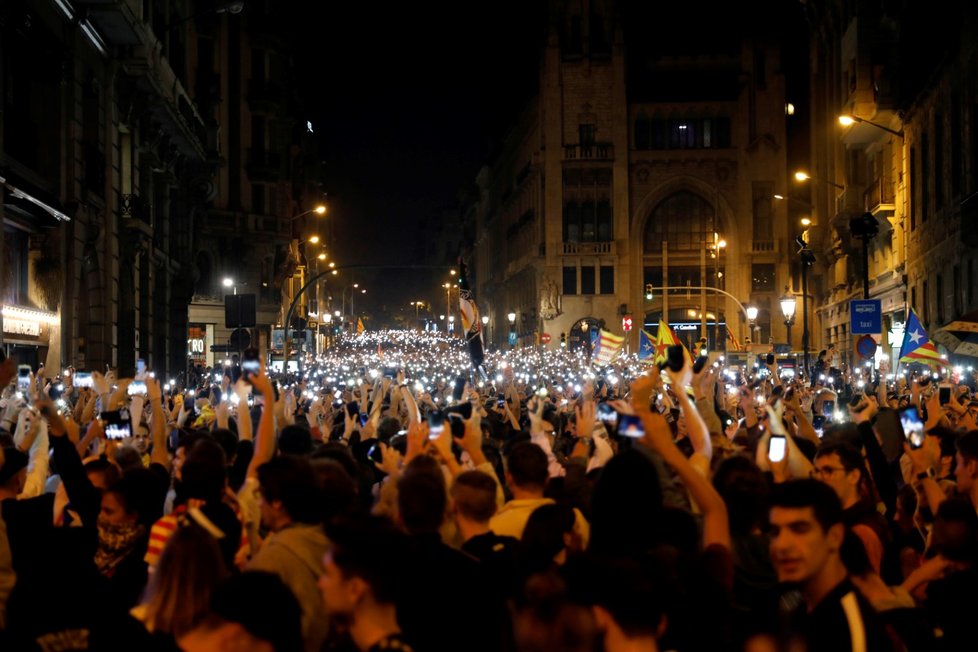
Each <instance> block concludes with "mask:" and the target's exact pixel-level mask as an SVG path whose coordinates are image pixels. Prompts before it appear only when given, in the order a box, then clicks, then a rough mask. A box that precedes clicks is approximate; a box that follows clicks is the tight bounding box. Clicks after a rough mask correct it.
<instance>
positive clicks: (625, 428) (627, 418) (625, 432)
mask: <svg viewBox="0 0 978 652" xmlns="http://www.w3.org/2000/svg"><path fill="white" fill-rule="evenodd" d="M618 434H619V435H622V436H624V437H633V438H635V439H637V438H639V437H644V436H645V427H644V426H643V425H642V420H641V419H640V418H638V417H637V416H635V415H633V414H622V415H621V416H620V417H619V418H618Z"/></svg>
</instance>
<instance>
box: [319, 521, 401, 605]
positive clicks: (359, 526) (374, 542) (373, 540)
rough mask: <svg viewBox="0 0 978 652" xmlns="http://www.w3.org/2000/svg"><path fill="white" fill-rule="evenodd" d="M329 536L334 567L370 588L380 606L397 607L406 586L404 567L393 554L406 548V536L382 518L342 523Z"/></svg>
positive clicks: (337, 524)
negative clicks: (395, 605) (401, 592)
mask: <svg viewBox="0 0 978 652" xmlns="http://www.w3.org/2000/svg"><path fill="white" fill-rule="evenodd" d="M327 532H328V535H329V539H330V542H331V544H332V547H331V551H332V557H333V563H334V564H336V565H337V566H338V567H339V569H340V570H341V571H343V574H344V575H345V576H348V577H351V576H352V577H359V578H360V579H362V580H363V581H364V582H366V583H367V584H369V585H370V590H371V591H372V592H373V596H374V599H375V600H377V602H380V603H383V604H393V603H395V602H396V601H397V598H398V597H399V595H398V593H399V591H400V589H401V587H402V585H403V583H402V582H401V575H402V573H403V563H402V559H401V558H400V557H399V556H398V555H396V554H392V551H395V550H404V549H405V548H406V547H407V541H406V537H405V536H404V534H403V533H402V532H400V531H399V530H398V529H397V528H395V527H394V525H393V524H392V523H391V522H390V521H389V520H387V519H385V518H382V517H379V516H360V517H358V518H355V519H340V520H338V521H337V522H336V523H334V524H333V525H331V526H330V527H329V528H328V530H327Z"/></svg>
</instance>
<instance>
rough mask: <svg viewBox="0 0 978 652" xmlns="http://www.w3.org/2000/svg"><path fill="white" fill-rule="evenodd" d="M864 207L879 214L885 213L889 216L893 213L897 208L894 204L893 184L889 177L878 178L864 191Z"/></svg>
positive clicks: (869, 211)
mask: <svg viewBox="0 0 978 652" xmlns="http://www.w3.org/2000/svg"><path fill="white" fill-rule="evenodd" d="M863 209H864V211H865V212H867V213H872V214H873V216H874V217H875V216H877V215H879V214H880V213H884V214H886V215H887V216H890V215H892V214H893V211H894V210H895V209H896V205H895V204H894V193H893V184H892V183H890V181H889V179H876V180H874V181H873V182H872V183H871V184H869V187H868V188H866V191H865V192H864V193H863Z"/></svg>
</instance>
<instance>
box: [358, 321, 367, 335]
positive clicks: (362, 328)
mask: <svg viewBox="0 0 978 652" xmlns="http://www.w3.org/2000/svg"><path fill="white" fill-rule="evenodd" d="M365 330H367V329H366V328H364V326H363V319H362V318H361V317H357V335H359V334H360V333H362V332H363V331H365Z"/></svg>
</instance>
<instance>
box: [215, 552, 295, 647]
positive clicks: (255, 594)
mask: <svg viewBox="0 0 978 652" xmlns="http://www.w3.org/2000/svg"><path fill="white" fill-rule="evenodd" d="M211 613H212V617H217V618H221V619H223V620H226V621H228V622H232V623H238V624H240V625H241V626H242V627H244V628H245V629H246V630H247V631H248V633H250V634H251V635H252V636H254V637H256V638H259V639H261V640H263V641H266V642H268V643H271V645H272V648H273V649H274V650H275V652H294V651H295V650H301V649H302V647H303V646H302V608H301V607H300V606H299V601H298V600H296V597H295V594H294V593H293V592H292V590H291V589H290V588H289V587H288V585H286V584H285V582H283V581H282V580H281V579H280V578H279V576H278V575H276V574H274V573H266V572H261V571H246V572H244V573H240V574H238V575H233V576H231V577H230V578H228V579H227V581H225V582H224V583H223V584H222V585H221V586H219V587H218V588H217V590H216V591H215V592H214V596H213V597H212V598H211Z"/></svg>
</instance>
